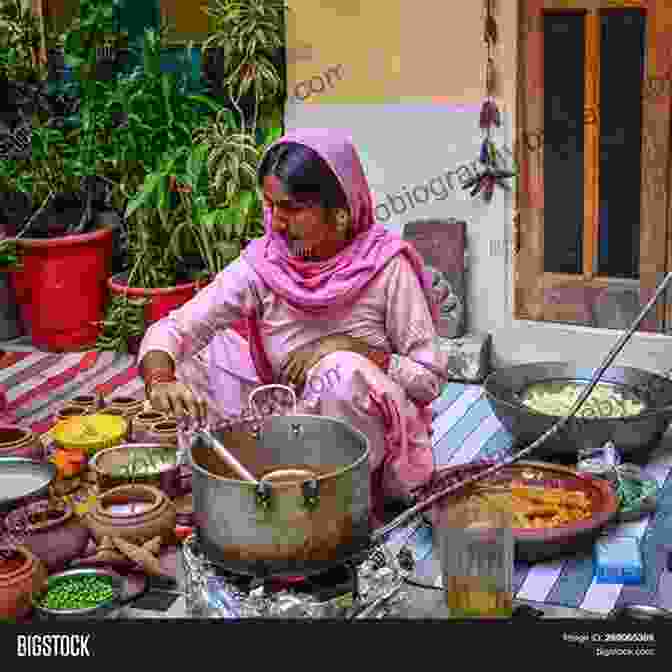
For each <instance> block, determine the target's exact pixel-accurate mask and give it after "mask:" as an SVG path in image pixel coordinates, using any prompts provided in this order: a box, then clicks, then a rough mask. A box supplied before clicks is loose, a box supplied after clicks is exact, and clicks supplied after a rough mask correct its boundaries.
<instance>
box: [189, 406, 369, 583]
mask: <svg viewBox="0 0 672 672" xmlns="http://www.w3.org/2000/svg"><path fill="white" fill-rule="evenodd" d="M211 432H212V434H213V435H214V436H215V438H217V439H218V440H219V441H220V442H221V443H222V444H223V445H224V446H225V447H226V449H227V450H229V452H230V453H232V454H233V456H234V457H235V458H236V459H237V460H238V461H239V462H240V463H241V464H243V465H244V466H245V467H247V469H248V470H249V471H250V472H252V474H253V475H254V477H255V478H256V479H258V480H257V482H256V483H254V482H252V483H250V482H245V481H241V480H238V479H237V477H236V476H235V475H234V474H233V472H232V471H231V470H230V467H229V466H228V465H227V464H226V463H225V462H224V461H223V460H221V459H220V458H219V456H218V455H217V453H216V452H215V451H214V450H213V449H212V447H211V445H209V442H208V441H207V440H206V439H205V438H204V437H203V436H202V435H200V434H196V435H195V436H194V438H193V439H192V441H191V445H190V447H189V455H190V459H191V465H192V492H193V506H194V521H195V524H196V529H197V535H198V539H199V542H200V544H201V545H202V547H203V550H204V552H205V553H206V554H207V556H208V558H209V560H210V561H212V562H214V563H215V564H217V565H219V566H220V567H222V568H224V569H226V570H229V571H232V572H236V573H239V574H246V575H253V576H256V577H259V576H283V575H285V576H287V575H307V574H312V573H318V572H323V571H325V570H326V569H328V568H330V567H331V566H333V565H335V564H338V563H340V562H343V561H344V560H347V559H348V558H352V557H354V556H356V555H357V554H358V553H362V552H365V550H366V549H367V548H368V547H369V545H370V532H371V529H370V523H369V511H370V499H369V478H370V468H369V442H368V439H367V437H366V436H365V435H364V434H362V433H361V432H359V431H357V430H355V429H354V428H352V427H350V426H349V425H348V424H347V423H345V422H342V421H340V420H335V419H332V418H326V417H321V416H313V415H292V416H271V417H268V418H266V419H265V420H263V421H262V423H261V425H260V428H259V431H257V432H256V435H255V434H254V433H252V432H250V431H249V429H246V427H245V423H244V422H242V421H241V422H238V423H233V425H232V426H230V428H228V429H213V430H211ZM292 470H294V473H291V472H292ZM283 472H284V476H283ZM267 478H268V480H266V479H267Z"/></svg>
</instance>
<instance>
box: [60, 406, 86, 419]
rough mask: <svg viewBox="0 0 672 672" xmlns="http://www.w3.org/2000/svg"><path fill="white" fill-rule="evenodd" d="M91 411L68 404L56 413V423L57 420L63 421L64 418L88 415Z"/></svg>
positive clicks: (84, 407)
mask: <svg viewBox="0 0 672 672" xmlns="http://www.w3.org/2000/svg"><path fill="white" fill-rule="evenodd" d="M90 413H91V410H90V409H89V408H87V407H86V406H77V405H75V404H68V405H67V406H64V407H63V408H62V409H61V410H60V411H58V413H56V418H55V419H56V422H58V421H59V420H65V419H66V418H72V417H75V416H77V415H89V414H90Z"/></svg>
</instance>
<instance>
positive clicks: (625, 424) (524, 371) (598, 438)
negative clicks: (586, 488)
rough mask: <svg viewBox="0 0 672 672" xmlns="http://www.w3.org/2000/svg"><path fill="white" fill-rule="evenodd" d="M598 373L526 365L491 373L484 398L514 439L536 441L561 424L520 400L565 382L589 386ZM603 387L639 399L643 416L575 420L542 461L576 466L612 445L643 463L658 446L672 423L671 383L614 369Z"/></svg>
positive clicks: (565, 365) (550, 442)
mask: <svg viewBox="0 0 672 672" xmlns="http://www.w3.org/2000/svg"><path fill="white" fill-rule="evenodd" d="M595 372H596V369H592V368H584V367H580V366H575V365H574V364H570V363H563V362H551V363H534V364H522V365H516V366H511V367H507V368H504V369H501V370H499V371H496V372H494V373H492V374H491V375H490V376H488V378H487V379H486V381H485V384H484V386H483V387H484V391H485V396H486V398H487V400H488V402H489V403H490V406H491V408H492V410H493V413H494V414H495V415H496V416H497V419H498V420H499V421H500V422H501V423H502V424H503V425H504V427H506V429H507V430H508V431H509V433H510V434H512V435H513V436H514V437H515V438H516V440H518V441H521V442H528V441H532V440H533V439H534V438H535V437H537V436H539V435H541V434H543V433H544V432H545V431H546V430H548V428H549V427H551V426H552V425H553V424H555V423H556V422H558V421H559V420H560V417H559V416H553V415H546V414H543V413H537V412H535V411H533V410H532V409H530V408H528V407H527V406H525V405H524V404H523V403H522V400H521V395H522V394H523V392H524V390H525V388H527V387H528V386H529V385H533V384H535V383H541V382H551V381H561V380H562V381H566V382H576V383H580V384H586V382H587V381H589V380H590V379H591V378H592V377H593V376H594V375H595ZM601 382H602V383H606V384H609V385H613V386H614V388H615V389H616V390H619V391H623V392H625V393H626V394H630V395H633V396H634V397H637V398H639V399H640V400H641V401H642V402H643V403H644V404H645V409H644V412H643V413H640V414H638V415H634V416H630V417H626V418H609V417H605V418H601V417H591V418H573V419H572V420H571V422H569V423H568V424H567V427H566V428H565V431H563V432H561V433H558V434H557V435H556V436H554V437H549V439H548V441H546V443H545V444H544V446H543V447H541V446H540V447H539V448H538V450H537V452H536V455H537V456H538V457H539V458H540V459H545V458H550V457H553V458H559V459H562V458H565V459H567V460H572V461H573V462H576V458H577V454H578V452H579V451H581V450H584V449H593V448H598V447H600V446H603V445H604V444H605V443H606V442H607V441H612V442H613V443H614V445H615V446H617V447H618V450H619V452H620V453H621V455H623V458H624V459H625V460H627V461H629V462H632V461H636V462H642V461H645V460H646V458H647V457H648V455H649V454H650V452H651V450H652V449H653V448H654V447H655V446H656V445H657V444H658V442H659V441H660V439H661V438H662V436H663V434H664V433H665V431H666V429H667V426H668V425H669V423H670V421H671V420H672V380H669V379H668V378H666V377H664V376H660V375H657V374H654V373H649V372H648V371H643V370H641V369H635V368H630V367H624V366H619V367H617V366H612V367H610V368H608V369H607V370H606V371H605V372H604V375H603V376H602V380H601Z"/></svg>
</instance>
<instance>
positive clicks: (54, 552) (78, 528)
mask: <svg viewBox="0 0 672 672" xmlns="http://www.w3.org/2000/svg"><path fill="white" fill-rule="evenodd" d="M26 513H27V511H26V507H21V508H19V509H16V510H14V511H12V513H10V514H9V516H8V522H9V521H11V519H16V518H20V517H22V516H25V515H26ZM48 516H49V518H50V519H49V520H47V521H45V522H44V523H35V524H31V525H30V526H29V527H28V530H27V531H28V536H27V537H26V540H25V542H24V545H25V546H26V547H27V548H28V549H29V550H30V551H31V552H32V553H34V554H35V555H36V556H37V557H38V558H39V559H40V560H41V561H42V562H43V563H44V565H45V567H46V568H47V570H48V571H49V573H50V574H51V573H53V572H60V571H61V570H63V569H65V568H66V566H67V565H68V564H69V563H70V562H71V561H72V560H74V559H75V558H78V557H80V556H81V555H82V554H83V553H84V551H85V550H86V546H87V544H88V543H89V538H90V536H91V534H90V532H89V529H88V527H86V525H84V524H83V523H82V522H81V521H80V519H79V518H78V517H77V516H75V514H74V511H73V510H72V507H71V506H70V505H69V504H66V505H65V509H64V510H63V511H54V510H51V511H50V512H49V513H48Z"/></svg>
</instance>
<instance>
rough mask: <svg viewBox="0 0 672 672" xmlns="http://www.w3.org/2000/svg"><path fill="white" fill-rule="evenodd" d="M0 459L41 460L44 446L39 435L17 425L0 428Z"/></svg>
mask: <svg viewBox="0 0 672 672" xmlns="http://www.w3.org/2000/svg"><path fill="white" fill-rule="evenodd" d="M0 457H24V458H26V459H29V460H38V461H39V460H41V459H42V458H43V457H44V446H43V445H42V442H41V441H40V438H39V437H38V436H37V434H34V433H33V432H31V431H30V430H29V429H24V428H22V427H16V426H15V425H4V426H0Z"/></svg>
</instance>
